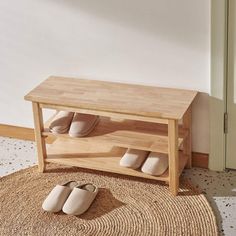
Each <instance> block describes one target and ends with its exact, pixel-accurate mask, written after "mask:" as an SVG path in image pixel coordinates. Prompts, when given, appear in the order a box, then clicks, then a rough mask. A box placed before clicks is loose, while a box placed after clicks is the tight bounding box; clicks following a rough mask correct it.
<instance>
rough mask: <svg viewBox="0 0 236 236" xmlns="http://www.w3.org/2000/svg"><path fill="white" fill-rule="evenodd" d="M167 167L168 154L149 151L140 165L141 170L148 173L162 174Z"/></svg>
mask: <svg viewBox="0 0 236 236" xmlns="http://www.w3.org/2000/svg"><path fill="white" fill-rule="evenodd" d="M167 168H168V155H166V154H161V153H157V152H151V153H150V154H149V156H148V158H147V159H146V161H145V162H144V164H143V166H142V169H141V170H142V172H144V173H147V174H150V175H162V174H163V173H164V172H165V171H166V170H167Z"/></svg>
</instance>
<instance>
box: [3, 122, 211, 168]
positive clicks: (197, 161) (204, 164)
mask: <svg viewBox="0 0 236 236" xmlns="http://www.w3.org/2000/svg"><path fill="white" fill-rule="evenodd" d="M0 136H2V137H10V138H16V139H23V140H29V141H34V140H35V137H34V129H32V128H25V127H20V126H13V125H5V124H0ZM54 140H55V139H53V138H47V139H46V142H47V143H52V142H53V141H54ZM208 159H209V154H207V153H199V152H193V153H192V165H193V166H194V167H200V168H208Z"/></svg>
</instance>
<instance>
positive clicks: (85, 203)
mask: <svg viewBox="0 0 236 236" xmlns="http://www.w3.org/2000/svg"><path fill="white" fill-rule="evenodd" d="M97 193H98V188H97V187H96V186H94V185H93V184H90V183H87V184H82V185H79V186H77V187H75V188H74V189H73V191H72V192H71V194H70V196H69V197H68V199H67V200H66V202H65V204H64V206H63V208H62V211H63V212H64V213H66V214H68V215H76V216H77V215H81V214H83V213H84V212H85V211H87V210H88V208H89V207H90V205H91V204H92V202H93V200H94V199H95V197H96V196H97Z"/></svg>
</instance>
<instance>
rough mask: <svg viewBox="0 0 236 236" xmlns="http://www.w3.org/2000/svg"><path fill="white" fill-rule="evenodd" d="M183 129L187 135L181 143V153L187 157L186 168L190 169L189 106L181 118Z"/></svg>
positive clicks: (190, 109) (190, 122)
mask: <svg viewBox="0 0 236 236" xmlns="http://www.w3.org/2000/svg"><path fill="white" fill-rule="evenodd" d="M183 127H184V128H185V129H187V130H188V134H187V136H186V137H185V139H184V141H183V151H184V154H185V155H188V157H189V158H188V163H187V166H186V167H187V168H191V167H192V108H191V106H190V107H189V108H188V110H187V111H186V112H185V114H184V117H183Z"/></svg>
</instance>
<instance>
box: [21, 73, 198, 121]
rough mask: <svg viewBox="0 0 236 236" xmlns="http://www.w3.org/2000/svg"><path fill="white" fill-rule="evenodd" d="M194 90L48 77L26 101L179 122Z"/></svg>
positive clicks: (194, 93)
mask: <svg viewBox="0 0 236 236" xmlns="http://www.w3.org/2000/svg"><path fill="white" fill-rule="evenodd" d="M196 95H197V92H196V91H190V90H183V89H170V88H160V87H152V86H143V85H134V84H123V83H112V82H104V81H95V80H84V79H74V78H63V77H55V76H52V77H49V78H48V79H47V80H45V81H44V82H43V83H41V84H40V85H39V86H38V87H36V88H35V89H34V90H32V91H31V92H30V93H29V94H28V95H26V96H25V99H26V100H29V101H34V102H39V103H44V104H55V105H60V106H66V107H77V108H81V109H89V110H96V111H106V112H116V113H121V114H131V115H138V116H144V117H155V118H166V119H181V118H182V117H183V114H184V113H185V111H186V110H187V109H188V107H189V106H190V104H191V103H192V101H193V99H194V98H195V96H196Z"/></svg>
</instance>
